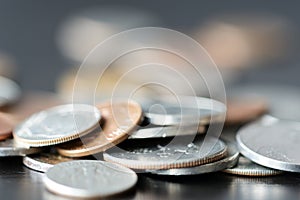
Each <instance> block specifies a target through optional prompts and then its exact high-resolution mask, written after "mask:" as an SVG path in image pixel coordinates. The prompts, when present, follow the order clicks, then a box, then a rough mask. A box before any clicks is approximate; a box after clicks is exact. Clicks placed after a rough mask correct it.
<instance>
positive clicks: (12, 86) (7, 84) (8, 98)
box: [0, 76, 21, 107]
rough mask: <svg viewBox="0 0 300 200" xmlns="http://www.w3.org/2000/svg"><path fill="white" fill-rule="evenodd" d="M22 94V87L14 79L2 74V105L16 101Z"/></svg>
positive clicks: (0, 88)
mask: <svg viewBox="0 0 300 200" xmlns="http://www.w3.org/2000/svg"><path fill="white" fill-rule="evenodd" d="M20 95H21V89H20V87H19V86H18V85H17V84H16V83H15V82H14V81H12V80H10V79H8V78H5V77H3V76H0V107H1V106H4V105H7V104H11V103H14V102H16V101H17V100H18V99H19V98H20Z"/></svg>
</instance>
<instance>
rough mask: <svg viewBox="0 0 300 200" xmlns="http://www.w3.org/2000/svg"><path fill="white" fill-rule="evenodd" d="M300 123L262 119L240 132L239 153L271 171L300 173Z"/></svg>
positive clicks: (237, 138)
mask: <svg viewBox="0 0 300 200" xmlns="http://www.w3.org/2000/svg"><path fill="white" fill-rule="evenodd" d="M299 131H300V123H299V122H293V121H286V120H278V119H276V118H272V117H263V118H262V119H260V120H259V121H256V122H254V123H251V124H250V125H247V126H245V127H243V128H242V129H240V130H239V131H238V133H237V136H236V140H237V144H238V147H239V150H240V152H241V153H242V154H243V155H244V156H245V157H247V158H248V159H250V160H251V161H253V162H255V163H257V164H260V165H262V166H265V167H269V168H272V169H278V170H282V171H291V172H300V154H299V152H300V146H299V144H300V134H299Z"/></svg>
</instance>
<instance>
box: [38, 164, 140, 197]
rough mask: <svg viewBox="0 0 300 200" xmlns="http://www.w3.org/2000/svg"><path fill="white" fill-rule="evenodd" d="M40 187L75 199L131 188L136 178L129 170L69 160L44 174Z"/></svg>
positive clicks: (106, 194)
mask: <svg viewBox="0 0 300 200" xmlns="http://www.w3.org/2000/svg"><path fill="white" fill-rule="evenodd" d="M43 181H44V184H45V186H46V188H47V189H49V190H50V191H52V192H54V193H57V194H61V195H65V196H72V197H78V198H92V197H104V196H109V195H114V194H117V193H120V192H123V191H125V190H128V189H130V188H131V187H133V186H134V185H135V184H136V182H137V175H136V174H135V173H134V172H133V171H132V170H130V169H128V168H125V167H122V166H120V165H117V164H113V163H108V162H103V161H91V160H84V161H83V160H81V161H71V162H64V163H60V164H57V165H55V166H54V167H52V168H50V169H49V170H48V171H47V172H46V176H45V177H44V179H43Z"/></svg>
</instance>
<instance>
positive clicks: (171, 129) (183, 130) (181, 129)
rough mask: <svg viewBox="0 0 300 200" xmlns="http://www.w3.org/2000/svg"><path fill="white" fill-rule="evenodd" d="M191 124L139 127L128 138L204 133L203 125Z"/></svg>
mask: <svg viewBox="0 0 300 200" xmlns="http://www.w3.org/2000/svg"><path fill="white" fill-rule="evenodd" d="M191 126H192V127H191ZM191 126H159V127H151V128H141V129H139V130H137V131H135V132H133V133H132V135H131V136H129V138H128V139H143V138H165V137H175V136H184V135H196V134H198V133H204V131H205V129H206V128H205V127H204V126H199V127H198V126H197V125H191ZM195 130H196V131H195Z"/></svg>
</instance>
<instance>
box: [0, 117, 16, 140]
mask: <svg viewBox="0 0 300 200" xmlns="http://www.w3.org/2000/svg"><path fill="white" fill-rule="evenodd" d="M13 127H14V122H13V120H12V119H10V117H9V115H7V114H5V113H2V112H0V141H1V140H5V139H7V138H9V137H10V136H11V134H12V129H13Z"/></svg>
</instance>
